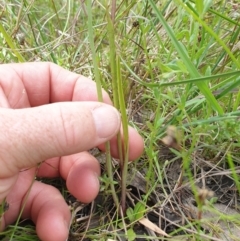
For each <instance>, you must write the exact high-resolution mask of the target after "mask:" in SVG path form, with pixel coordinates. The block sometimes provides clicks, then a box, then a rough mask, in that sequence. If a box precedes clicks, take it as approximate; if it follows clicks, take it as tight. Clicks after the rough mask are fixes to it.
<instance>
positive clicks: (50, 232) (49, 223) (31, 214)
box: [2, 179, 71, 241]
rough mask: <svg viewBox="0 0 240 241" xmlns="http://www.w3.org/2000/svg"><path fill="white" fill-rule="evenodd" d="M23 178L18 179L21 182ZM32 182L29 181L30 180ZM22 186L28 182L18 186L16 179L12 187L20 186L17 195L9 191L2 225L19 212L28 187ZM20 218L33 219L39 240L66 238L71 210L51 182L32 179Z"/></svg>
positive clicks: (56, 240) (5, 224)
mask: <svg viewBox="0 0 240 241" xmlns="http://www.w3.org/2000/svg"><path fill="white" fill-rule="evenodd" d="M22 181H23V179H22ZM22 181H21V180H20V182H21V183H22ZM32 181H33V180H32ZM32 181H31V182H32ZM31 182H30V183H28V184H31ZM25 183H26V179H25V182H24V184H25ZM22 184H23V183H22ZM22 187H24V188H23V189H24V191H21V189H22ZM25 187H28V185H21V186H20V185H19V184H18V183H17V184H16V186H15V187H14V190H15V191H16V190H17V189H19V190H20V192H18V193H17V195H16V194H15V193H14V194H13V192H11V195H10V196H9V197H8V198H7V201H8V202H9V203H10V207H9V210H8V211H7V212H6V213H5V214H4V226H7V225H9V224H11V223H12V222H14V220H16V218H17V216H18V215H19V212H20V210H21V208H22V205H23V203H24V202H23V200H24V196H26V195H27V190H28V189H27V190H25V189H26V188H25ZM22 218H23V219H31V220H33V222H34V223H35V224H36V231H37V234H38V237H39V238H40V239H41V240H42V241H65V240H66V238H67V236H68V226H69V223H70V219H71V214H70V210H69V208H68V206H67V204H66V202H65V201H64V199H63V197H62V195H61V193H60V192H59V191H58V190H57V189H56V188H54V187H52V186H49V185H46V184H44V183H40V182H37V181H34V183H33V185H32V187H31V189H30V193H29V194H28V196H27V201H26V204H25V206H24V210H23V213H22ZM2 228H4V227H2Z"/></svg>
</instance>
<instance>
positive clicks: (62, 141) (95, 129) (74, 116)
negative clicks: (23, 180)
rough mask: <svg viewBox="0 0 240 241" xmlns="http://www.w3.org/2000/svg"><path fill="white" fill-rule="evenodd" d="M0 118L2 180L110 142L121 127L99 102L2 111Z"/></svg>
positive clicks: (113, 113)
mask: <svg viewBox="0 0 240 241" xmlns="http://www.w3.org/2000/svg"><path fill="white" fill-rule="evenodd" d="M0 118H1V122H0V129H1V131H2V133H3V134H2V135H1V136H0V146H1V153H0V164H1V169H0V177H2V178H4V177H9V176H12V175H13V174H16V173H17V172H18V171H19V170H21V169H22V168H25V167H32V166H35V165H36V164H37V163H40V162H41V161H43V160H46V159H48V158H52V157H56V156H65V155H70V154H74V153H79V152H82V151H85V150H89V149H91V148H93V147H95V146H97V145H100V144H101V143H104V142H106V141H107V140H109V139H111V138H112V137H113V136H114V135H116V133H117V132H118V130H119V128H120V117H119V113H118V112H117V110H116V109H115V108H113V107H111V106H110V105H106V104H103V103H99V102H72V103H61V104H52V105H46V106H42V107H36V108H29V109H24V110H10V109H0ZM9 160H11V162H10V161H9ZM3 162H5V163H3ZM3 164H4V165H3Z"/></svg>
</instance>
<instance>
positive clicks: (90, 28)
mask: <svg viewBox="0 0 240 241" xmlns="http://www.w3.org/2000/svg"><path fill="white" fill-rule="evenodd" d="M91 4H92V1H90V0H88V1H87V13H88V38H89V44H90V48H91V54H92V61H93V69H94V76H95V81H96V84H97V94H98V100H99V101H101V102H103V97H102V85H101V78H100V72H99V68H98V65H99V61H98V59H99V58H98V56H97V55H96V50H95V44H94V33H93V24H92V10H91ZM105 147H106V168H107V174H108V178H109V179H110V188H111V192H112V197H113V200H114V202H115V205H116V207H119V200H118V197H117V194H116V190H115V187H114V181H113V171H112V162H111V152H110V143H109V142H107V143H106V145H105Z"/></svg>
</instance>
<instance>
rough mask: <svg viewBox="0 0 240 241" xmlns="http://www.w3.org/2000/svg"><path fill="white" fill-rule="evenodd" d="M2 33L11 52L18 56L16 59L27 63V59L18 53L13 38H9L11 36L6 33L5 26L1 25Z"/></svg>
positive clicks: (0, 30)
mask: <svg viewBox="0 0 240 241" xmlns="http://www.w3.org/2000/svg"><path fill="white" fill-rule="evenodd" d="M0 32H1V33H2V35H3V37H4V38H5V40H6V42H7V44H8V46H9V47H10V48H11V50H12V51H13V53H14V54H15V55H16V57H17V58H18V61H19V62H21V63H23V62H25V59H24V58H23V56H22V55H21V54H20V53H19V52H18V51H17V48H16V46H15V44H14V42H13V41H12V38H11V37H10V36H9V34H8V33H7V32H6V30H5V28H4V27H3V25H2V24H1V23H0Z"/></svg>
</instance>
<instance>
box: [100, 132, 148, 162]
mask: <svg viewBox="0 0 240 241" xmlns="http://www.w3.org/2000/svg"><path fill="white" fill-rule="evenodd" d="M121 133H122V130H121ZM128 134H129V139H128V141H129V144H128V145H129V157H128V158H129V161H133V160H136V159H137V158H139V157H140V156H141V155H142V152H143V149H144V141H143V138H142V137H141V136H140V135H139V134H138V132H137V131H136V130H135V129H134V128H132V127H129V128H128ZM122 135H123V134H122ZM122 141H123V142H124V140H123V139H122ZM110 143H111V154H112V156H113V157H115V158H118V157H119V151H118V146H117V137H116V136H114V137H113V139H111V141H110ZM99 148H100V149H101V150H103V151H105V145H104V144H101V145H99Z"/></svg>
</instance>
